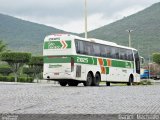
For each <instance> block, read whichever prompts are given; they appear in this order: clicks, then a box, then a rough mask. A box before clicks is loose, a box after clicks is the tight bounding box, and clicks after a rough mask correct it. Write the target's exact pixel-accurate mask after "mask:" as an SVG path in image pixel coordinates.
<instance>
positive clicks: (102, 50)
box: [100, 45, 107, 57]
mask: <svg viewBox="0 0 160 120" xmlns="http://www.w3.org/2000/svg"><path fill="white" fill-rule="evenodd" d="M100 56H101V57H107V53H106V52H105V45H100Z"/></svg>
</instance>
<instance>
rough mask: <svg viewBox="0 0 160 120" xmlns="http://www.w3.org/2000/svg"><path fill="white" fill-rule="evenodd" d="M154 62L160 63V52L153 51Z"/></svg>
mask: <svg viewBox="0 0 160 120" xmlns="http://www.w3.org/2000/svg"><path fill="white" fill-rule="evenodd" d="M153 62H155V63H157V64H159V65H160V53H153Z"/></svg>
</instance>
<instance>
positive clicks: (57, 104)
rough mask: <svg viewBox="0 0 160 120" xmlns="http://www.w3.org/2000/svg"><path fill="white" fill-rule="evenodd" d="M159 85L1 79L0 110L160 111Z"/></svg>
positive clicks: (56, 112) (105, 112)
mask: <svg viewBox="0 0 160 120" xmlns="http://www.w3.org/2000/svg"><path fill="white" fill-rule="evenodd" d="M159 93H160V86H159V85H149V86H110V87H106V86H100V87H83V86H79V87H61V86H59V85H54V84H51V83H50V84H37V83H31V84H28V83H25V84H24V83H0V113H15V114H125V113H128V114H160V94H159Z"/></svg>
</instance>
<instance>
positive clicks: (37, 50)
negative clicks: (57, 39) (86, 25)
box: [0, 14, 67, 55]
mask: <svg viewBox="0 0 160 120" xmlns="http://www.w3.org/2000/svg"><path fill="white" fill-rule="evenodd" d="M51 33H67V32H66V31H62V30H59V29H56V28H53V27H49V26H45V25H41V24H37V23H32V22H29V21H25V20H21V19H18V18H15V17H11V16H8V15H4V14H0V40H3V41H4V42H5V43H6V44H8V48H9V49H11V50H14V51H25V52H32V53H34V54H38V55H41V54H42V48H43V47H42V46H43V39H44V37H45V36H46V35H49V34H51Z"/></svg>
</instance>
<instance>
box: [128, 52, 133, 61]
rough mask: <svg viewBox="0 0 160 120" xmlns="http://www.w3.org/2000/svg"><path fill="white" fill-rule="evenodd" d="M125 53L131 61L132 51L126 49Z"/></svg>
mask: <svg viewBox="0 0 160 120" xmlns="http://www.w3.org/2000/svg"><path fill="white" fill-rule="evenodd" d="M127 55H128V60H129V61H133V53H132V50H128V51H127Z"/></svg>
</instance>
